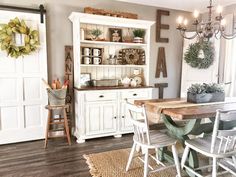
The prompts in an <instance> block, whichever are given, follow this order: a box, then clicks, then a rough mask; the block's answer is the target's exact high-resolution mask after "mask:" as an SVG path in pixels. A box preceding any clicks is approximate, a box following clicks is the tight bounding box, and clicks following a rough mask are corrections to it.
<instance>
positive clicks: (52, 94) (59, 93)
mask: <svg viewBox="0 0 236 177" xmlns="http://www.w3.org/2000/svg"><path fill="white" fill-rule="evenodd" d="M47 91H48V100H49V105H51V106H59V105H65V103H66V91H67V89H66V88H64V89H56V90H52V89H50V88H48V89H47Z"/></svg>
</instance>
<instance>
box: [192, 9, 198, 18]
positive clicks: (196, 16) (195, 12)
mask: <svg viewBox="0 0 236 177" xmlns="http://www.w3.org/2000/svg"><path fill="white" fill-rule="evenodd" d="M193 16H194V18H196V19H197V18H198V16H199V12H198V11H197V10H195V11H194V12H193Z"/></svg>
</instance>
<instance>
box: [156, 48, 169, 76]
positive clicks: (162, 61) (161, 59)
mask: <svg viewBox="0 0 236 177" xmlns="http://www.w3.org/2000/svg"><path fill="white" fill-rule="evenodd" d="M161 72H162V75H163V77H167V70H166V54H165V48H164V47H159V48H158V58H157V67H156V78H159V77H160V75H161Z"/></svg>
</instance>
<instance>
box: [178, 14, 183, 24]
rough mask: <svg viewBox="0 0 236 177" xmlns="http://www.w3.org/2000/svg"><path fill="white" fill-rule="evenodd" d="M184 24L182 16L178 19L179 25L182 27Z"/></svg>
mask: <svg viewBox="0 0 236 177" xmlns="http://www.w3.org/2000/svg"><path fill="white" fill-rule="evenodd" d="M182 22H183V17H182V16H179V17H178V18H177V23H178V24H179V25H181V24H182Z"/></svg>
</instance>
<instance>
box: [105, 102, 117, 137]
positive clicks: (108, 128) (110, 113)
mask: <svg viewBox="0 0 236 177" xmlns="http://www.w3.org/2000/svg"><path fill="white" fill-rule="evenodd" d="M102 108H103V111H102V122H101V127H102V131H103V132H104V133H112V132H116V131H117V127H116V126H117V123H116V122H117V119H118V117H117V103H116V102H109V103H104V104H103V105H102Z"/></svg>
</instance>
